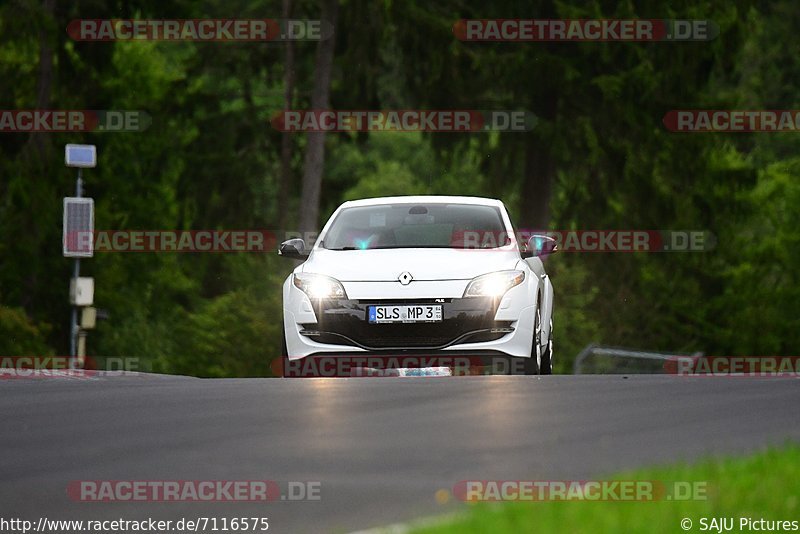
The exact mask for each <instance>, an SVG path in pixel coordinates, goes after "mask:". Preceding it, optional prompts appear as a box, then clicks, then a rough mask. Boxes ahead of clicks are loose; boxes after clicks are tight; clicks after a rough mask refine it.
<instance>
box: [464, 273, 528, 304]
mask: <svg viewBox="0 0 800 534" xmlns="http://www.w3.org/2000/svg"><path fill="white" fill-rule="evenodd" d="M523 280H525V271H498V272H496V273H489V274H484V275H481V276H478V277H476V278H473V279H472V281H471V282H470V283H469V285H467V289H465V290H464V296H465V297H496V298H500V297H502V296H503V295H505V294H506V291H508V290H509V289H511V288H512V287H514V286H518V285H520V284H521V283H522V281H523Z"/></svg>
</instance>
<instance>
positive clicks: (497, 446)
mask: <svg viewBox="0 0 800 534" xmlns="http://www.w3.org/2000/svg"><path fill="white" fill-rule="evenodd" d="M799 402H800V381H798V379H795V378H730V377H713V378H711V377H675V376H644V375H631V376H630V377H627V378H623V377H622V376H550V377H527V376H493V377H438V378H351V379H214V380H211V379H197V378H189V377H169V376H159V375H133V376H130V375H129V376H114V377H102V378H97V379H94V380H81V379H74V378H39V379H29V380H19V379H18V380H2V381H0V405H2V407H3V411H4V414H3V430H2V434H0V450H2V453H3V461H2V462H0V494H2V500H0V517H5V518H9V517H20V518H25V519H30V520H33V521H36V520H37V519H38V518H39V517H40V516H45V517H47V518H48V519H84V520H86V519H119V518H124V519H136V520H141V519H146V518H148V517H153V518H160V519H171V520H177V519H180V518H181V517H186V518H194V517H203V516H205V517H219V518H221V517H229V518H230V517H237V516H238V517H242V516H247V517H268V518H269V526H270V528H269V531H270V532H293V533H294V532H348V531H351V530H356V529H363V528H368V527H374V526H379V525H385V524H389V523H394V522H400V521H407V520H410V519H414V518H416V517H419V516H428V515H435V514H441V513H447V512H451V511H454V510H458V509H460V508H461V507H463V506H464V505H463V504H461V503H460V502H458V501H455V500H453V499H452V498H451V499H450V500H449V502H446V503H444V504H443V503H442V502H439V501H437V499H436V492H437V491H438V490H441V489H445V490H448V491H449V490H451V489H452V488H453V485H454V484H456V483H457V482H458V481H461V480H469V479H531V480H543V479H551V480H552V479H555V480H572V479H586V478H588V477H590V476H593V477H598V476H602V475H605V474H612V473H614V472H616V471H618V470H620V469H625V468H631V467H636V466H641V465H649V464H656V463H666V462H674V461H676V460H679V459H689V460H690V459H694V458H698V457H702V456H703V455H708V454H718V453H744V452H748V451H754V450H758V449H760V448H763V447H764V446H766V445H767V444H782V443H784V442H785V441H786V440H787V439H792V440H798V439H800V411H798V409H797V406H798V403H799ZM80 480H148V481H154V480H273V481H276V482H278V483H279V484H281V485H282V486H281V487H284V485H286V484H287V483H288V482H289V481H311V482H315V481H316V482H319V483H320V486H321V488H320V492H321V493H320V499H319V500H316V501H302V502H289V501H276V502H268V503H263V502H262V503H245V502H221V503H213V504H209V503H197V502H180V503H175V502H171V503H154V502H135V503H131V502H124V503H123V502H115V503H107V502H76V501H74V500H72V499H71V498H70V497H69V496H68V495H67V486H68V484H69V483H70V482H71V481H80ZM442 495H444V496H446V495H447V494H446V493H444V494H442V493H440V494H439V496H440V497H442Z"/></svg>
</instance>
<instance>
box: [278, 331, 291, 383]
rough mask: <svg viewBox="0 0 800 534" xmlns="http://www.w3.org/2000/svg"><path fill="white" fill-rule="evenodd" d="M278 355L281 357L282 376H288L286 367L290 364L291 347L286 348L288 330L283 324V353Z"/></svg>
mask: <svg viewBox="0 0 800 534" xmlns="http://www.w3.org/2000/svg"><path fill="white" fill-rule="evenodd" d="M278 357H279V358H280V359H281V362H280V363H281V364H280V377H281V378H286V369H287V368H288V365H289V349H287V348H286V330H285V329H284V327H283V325H281V354H280V356H278Z"/></svg>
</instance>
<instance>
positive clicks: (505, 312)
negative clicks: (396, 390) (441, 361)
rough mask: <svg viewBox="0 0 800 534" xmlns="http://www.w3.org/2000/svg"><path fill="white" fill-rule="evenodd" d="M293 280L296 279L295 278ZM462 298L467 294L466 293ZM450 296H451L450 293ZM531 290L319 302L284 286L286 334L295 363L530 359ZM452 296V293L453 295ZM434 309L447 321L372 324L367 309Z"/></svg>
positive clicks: (516, 289) (290, 355) (289, 355)
mask: <svg viewBox="0 0 800 534" xmlns="http://www.w3.org/2000/svg"><path fill="white" fill-rule="evenodd" d="M290 278H291V277H290ZM461 292H463V288H462V289H461ZM445 294H446V292H445ZM531 294H533V295H535V294H536V293H535V291H530V288H529V287H528V285H527V284H521V285H520V286H517V287H515V288H512V289H511V290H509V291H508V292H507V293H506V295H504V297H503V298H502V299H492V298H489V297H485V298H484V297H481V298H461V297H458V298H454V297H452V296H451V297H436V298H433V297H430V296H429V297H426V298H374V295H368V296H369V297H370V298H359V299H336V300H315V301H314V302H312V301H311V300H310V299H309V298H308V297H307V296H306V295H305V293H303V292H302V291H300V290H299V289H297V288H296V287H294V285H293V284H290V283H289V280H287V283H286V284H285V285H284V330H285V333H286V347H287V350H288V354H287V356H288V358H289V359H290V360H295V359H300V358H305V357H307V356H310V355H320V354H325V355H333V354H342V355H345V356H346V355H353V354H380V355H386V354H407V353H415V354H421V353H428V354H455V353H459V354H466V353H469V352H470V351H474V352H475V353H476V354H478V353H487V352H491V353H496V354H500V355H507V356H516V357H529V356H530V354H531V341H532V339H533V323H534V317H535V309H536V305H537V303H536V299H535V297H529V295H531ZM451 295H452V292H451ZM392 304H433V305H440V306H442V321H441V322H433V323H389V324H370V323H369V322H368V320H367V313H368V311H367V310H368V306H370V305H392Z"/></svg>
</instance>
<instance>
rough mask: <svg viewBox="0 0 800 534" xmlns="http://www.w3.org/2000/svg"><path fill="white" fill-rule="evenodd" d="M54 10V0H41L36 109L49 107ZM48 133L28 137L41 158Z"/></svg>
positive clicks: (34, 133)
mask: <svg viewBox="0 0 800 534" xmlns="http://www.w3.org/2000/svg"><path fill="white" fill-rule="evenodd" d="M54 10H55V0H44V1H43V2H42V12H41V18H40V20H39V24H40V29H39V79H38V81H37V84H36V109H40V110H41V109H48V108H49V107H50V95H51V90H52V86H53V47H52V46H51V44H50V33H49V31H48V30H49V28H50V26H52V25H54V22H53V13H54ZM47 136H48V134H47V133H45V132H32V133H31V134H30V137H29V138H28V143H29V144H31V145H33V146H34V147H35V148H36V150H37V152H38V157H39V158H43V156H44V153H45V150H46V148H47V147H46V139H47Z"/></svg>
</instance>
